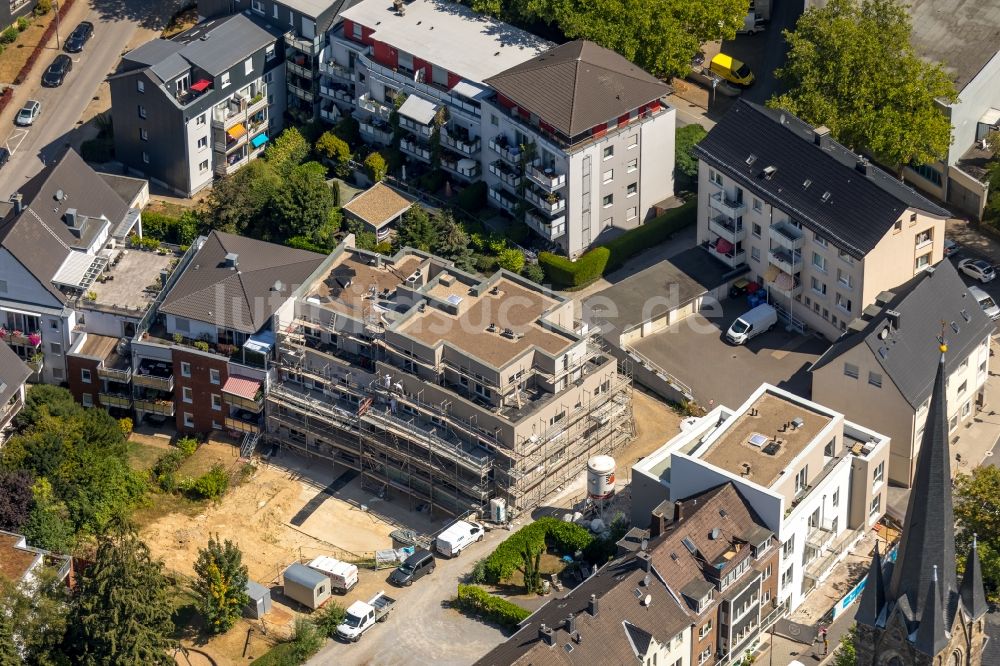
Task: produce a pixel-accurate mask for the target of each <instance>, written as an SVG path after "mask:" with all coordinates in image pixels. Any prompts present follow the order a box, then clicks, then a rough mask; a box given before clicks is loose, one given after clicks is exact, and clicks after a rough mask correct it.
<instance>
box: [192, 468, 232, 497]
mask: <svg viewBox="0 0 1000 666" xmlns="http://www.w3.org/2000/svg"><path fill="white" fill-rule="evenodd" d="M228 488H229V474H227V473H226V468H225V467H223V466H222V465H213V466H212V469H210V470H208V471H207V472H205V473H204V474H202V475H201V476H199V477H198V478H197V479H195V480H194V483H192V484H191V493H192V494H193V495H194V496H195V497H198V498H200V499H215V498H217V497H222V495H223V494H225V492H226V490H227V489H228Z"/></svg>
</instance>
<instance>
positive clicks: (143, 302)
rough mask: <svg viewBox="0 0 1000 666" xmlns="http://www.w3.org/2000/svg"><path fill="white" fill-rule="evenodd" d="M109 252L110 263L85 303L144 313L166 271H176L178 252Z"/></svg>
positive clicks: (85, 304)
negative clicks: (91, 297)
mask: <svg viewBox="0 0 1000 666" xmlns="http://www.w3.org/2000/svg"><path fill="white" fill-rule="evenodd" d="M106 252H108V264H107V266H106V267H105V269H104V271H103V272H102V273H101V274H100V275H99V276H98V278H97V279H96V280H95V281H94V283H93V284H92V285H91V286H90V289H89V293H88V294H87V295H89V296H93V297H94V298H93V299H90V298H84V299H83V303H82V304H83V306H84V307H89V308H91V309H95V310H112V311H116V312H125V313H131V314H135V315H141V314H142V313H143V312H145V311H146V310H148V309H149V306H150V305H152V304H153V300H154V299H155V298H156V295H157V294H158V293H159V292H160V289H161V288H162V285H163V282H162V277H161V276H162V275H163V272H164V271H166V274H167V275H169V274H170V273H171V272H173V269H174V266H175V265H176V263H177V255H176V254H175V253H174V252H166V253H165V254H160V253H159V252H149V251H145V250H137V249H128V250H125V249H122V250H106Z"/></svg>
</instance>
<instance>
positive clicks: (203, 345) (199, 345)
mask: <svg viewBox="0 0 1000 666" xmlns="http://www.w3.org/2000/svg"><path fill="white" fill-rule="evenodd" d="M192 344H193V346H194V348H195V349H197V350H198V351H203V352H207V351H208V343H207V342H205V341H204V340H195V341H194V342H193V343H192Z"/></svg>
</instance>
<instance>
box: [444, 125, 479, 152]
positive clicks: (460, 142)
mask: <svg viewBox="0 0 1000 666" xmlns="http://www.w3.org/2000/svg"><path fill="white" fill-rule="evenodd" d="M452 134H454V136H452ZM441 143H442V144H444V145H445V146H448V147H449V148H451V149H452V150H454V151H455V152H458V153H461V154H462V155H466V156H470V157H471V156H472V155H475V154H477V153H478V152H479V151H480V150H481V149H482V141H481V140H480V139H479V137H478V136H477V137H471V138H470V137H469V132H468V130H465V128H452V129H445V130H444V131H442V132H441Z"/></svg>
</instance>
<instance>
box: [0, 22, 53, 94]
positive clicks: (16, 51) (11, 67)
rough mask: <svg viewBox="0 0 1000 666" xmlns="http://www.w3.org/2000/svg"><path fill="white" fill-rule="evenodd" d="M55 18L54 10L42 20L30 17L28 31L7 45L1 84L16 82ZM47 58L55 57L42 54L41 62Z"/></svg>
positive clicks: (1, 64) (1, 60)
mask: <svg viewBox="0 0 1000 666" xmlns="http://www.w3.org/2000/svg"><path fill="white" fill-rule="evenodd" d="M55 17H56V13H55V9H54V8H53V10H52V11H50V12H49V13H48V14H46V15H45V16H43V17H41V18H36V17H34V16H29V17H28V20H30V21H31V25H29V26H28V29H27V30H25V31H24V32H22V33H21V34H19V35H18V36H17V41H16V42H14V43H13V44H8V45H6V46H5V47H4V50H3V53H0V82H3V83H13V82H14V77H15V76H17V73H18V72H20V71H21V68H22V67H24V63H25V62H27V61H28V56H29V55H31V52H32V51H33V50H34V49H35V46H36V45H37V44H38V43H39V42H40V41H42V35H43V34H45V30H46V28H48V27H49V23H52V21H54V20H55ZM46 57H49V58H53V57H55V55H54V54H53V55H50V56H46V54H45V53H42V54H41V55H40V56H39V60H43V61H44V60H45V58H46ZM45 66H46V67H47V66H48V64H46V65H45Z"/></svg>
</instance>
